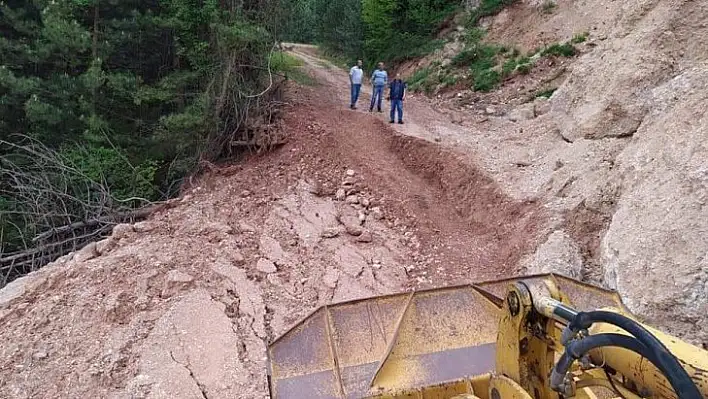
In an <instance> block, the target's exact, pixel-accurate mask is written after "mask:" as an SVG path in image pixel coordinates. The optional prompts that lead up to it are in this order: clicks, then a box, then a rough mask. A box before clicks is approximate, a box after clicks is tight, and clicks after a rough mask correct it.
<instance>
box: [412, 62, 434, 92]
mask: <svg viewBox="0 0 708 399" xmlns="http://www.w3.org/2000/svg"><path fill="white" fill-rule="evenodd" d="M431 73H432V69H431V68H423V69H419V70H417V71H415V72H414V73H413V75H411V76H410V77H409V78H408V79H407V82H408V88H409V89H410V90H411V91H414V92H415V91H423V92H425V93H426V94H429V93H430V92H431V91H432V89H433V86H434V83H433V82H432V80H431V79H430V75H431Z"/></svg>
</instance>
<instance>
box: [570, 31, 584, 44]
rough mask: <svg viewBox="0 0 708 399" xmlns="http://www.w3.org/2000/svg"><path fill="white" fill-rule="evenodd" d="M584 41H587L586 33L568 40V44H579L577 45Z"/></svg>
mask: <svg viewBox="0 0 708 399" xmlns="http://www.w3.org/2000/svg"><path fill="white" fill-rule="evenodd" d="M586 40H588V32H583V33H578V34H577V35H575V36H573V38H572V39H570V42H571V43H573V44H579V43H583V42H584V41H586Z"/></svg>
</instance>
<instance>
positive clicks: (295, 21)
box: [286, 0, 459, 66]
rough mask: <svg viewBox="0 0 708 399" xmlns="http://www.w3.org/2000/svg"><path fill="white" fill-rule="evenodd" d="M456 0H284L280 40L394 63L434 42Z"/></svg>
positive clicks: (368, 60)
mask: <svg viewBox="0 0 708 399" xmlns="http://www.w3.org/2000/svg"><path fill="white" fill-rule="evenodd" d="M458 6H459V1H456V0H361V1H350V0H288V1H286V8H287V9H288V11H289V13H290V18H289V21H290V22H289V23H288V24H287V28H286V38H287V39H288V40H292V41H299V42H308V43H316V44H319V45H320V46H322V47H323V48H324V50H326V51H327V52H330V53H333V54H336V55H343V56H345V57H347V58H349V59H350V60H352V61H353V60H355V59H357V58H364V59H365V62H366V64H367V65H369V66H372V65H373V64H375V63H376V62H377V61H387V62H397V61H402V60H405V59H408V58H411V57H416V56H420V55H423V54H425V53H427V52H429V51H431V50H432V49H433V48H435V46H437V45H439V44H440V43H439V42H438V41H436V40H434V34H435V33H436V32H437V30H438V29H439V27H440V25H441V23H442V22H443V21H444V20H445V18H447V17H448V16H450V15H451V14H452V13H453V12H454V11H455V10H456V9H457V8H458Z"/></svg>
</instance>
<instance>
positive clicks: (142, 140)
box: [0, 0, 287, 286]
mask: <svg viewBox="0 0 708 399" xmlns="http://www.w3.org/2000/svg"><path fill="white" fill-rule="evenodd" d="M284 4H285V1H281V0H241V1H239V0H4V1H0V54H2V58H1V59H0V242H1V243H2V246H0V258H2V256H3V254H5V258H7V254H8V253H13V252H15V251H20V250H26V249H27V248H32V247H37V246H41V240H40V241H38V238H47V237H48V235H52V234H53V233H52V231H54V232H56V233H57V234H58V233H59V232H61V231H65V232H66V231H68V230H61V228H62V227H64V228H65V227H66V226H71V225H73V226H77V225H82V224H83V225H91V224H94V225H95V224H96V223H97V221H100V220H101V218H105V217H111V216H112V215H120V214H125V213H127V212H128V211H130V210H132V209H136V208H140V207H142V206H144V205H146V204H149V203H151V202H153V201H157V200H161V199H165V198H167V197H169V196H172V195H174V194H175V193H176V192H177V191H178V189H179V187H180V184H181V182H182V179H183V178H184V177H185V176H188V175H189V174H190V173H193V172H194V171H195V170H196V169H197V167H198V165H199V162H200V161H214V160H217V159H219V158H222V157H224V156H229V155H231V154H230V153H231V150H232V147H231V145H230V143H231V142H232V141H233V140H234V139H236V138H239V137H241V136H240V135H242V134H245V133H247V132H248V130H249V129H248V128H247V127H248V124H249V123H251V121H252V120H254V119H258V118H259V117H260V115H261V114H269V113H268V112H265V111H264V110H266V109H267V108H268V107H269V104H270V103H271V102H272V101H273V100H274V98H273V96H274V95H275V94H274V91H275V90H274V87H275V86H276V85H275V84H273V81H274V75H273V73H272V72H274V71H272V70H271V68H269V66H270V62H269V61H270V60H271V57H272V54H273V49H274V48H275V45H276V43H277V38H278V35H279V34H280V33H279V30H278V28H279V27H280V26H282V25H283V23H282V21H283V18H284V14H283V13H284V12H285V10H286V8H287V7H284ZM276 72H277V71H276ZM57 229H58V230H57ZM89 230H91V229H89ZM72 234H74V235H75V232H72ZM60 238H61V237H59V238H57V237H54V241H57V240H60ZM65 238H66V237H65ZM69 238H72V237H69ZM73 238H76V237H73ZM87 238H89V239H90V238H91V237H87ZM94 238H95V237H94ZM68 241H71V242H75V241H76V240H75V239H72V240H68ZM45 252H46V251H45ZM50 252H51V251H50ZM37 253H38V254H39V252H37ZM6 260H7V259H6ZM30 263H31V264H32V265H34V264H36V262H34V261H32V262H30ZM10 266H11V265H10V264H0V272H7V269H8V268H10ZM18 267H19V266H18ZM3 269H5V270H3ZM7 274H8V273H3V274H2V275H0V286H1V285H2V283H3V282H4V279H7V278H8V276H7ZM3 276H4V279H3Z"/></svg>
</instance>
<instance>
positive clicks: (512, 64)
mask: <svg viewBox="0 0 708 399" xmlns="http://www.w3.org/2000/svg"><path fill="white" fill-rule="evenodd" d="M517 65H519V62H518V61H517V60H516V59H515V58H511V59H508V60H506V62H504V65H503V66H502V76H509V75H511V74H512V73H513V72H514V70H515V69H516V66H517Z"/></svg>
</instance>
